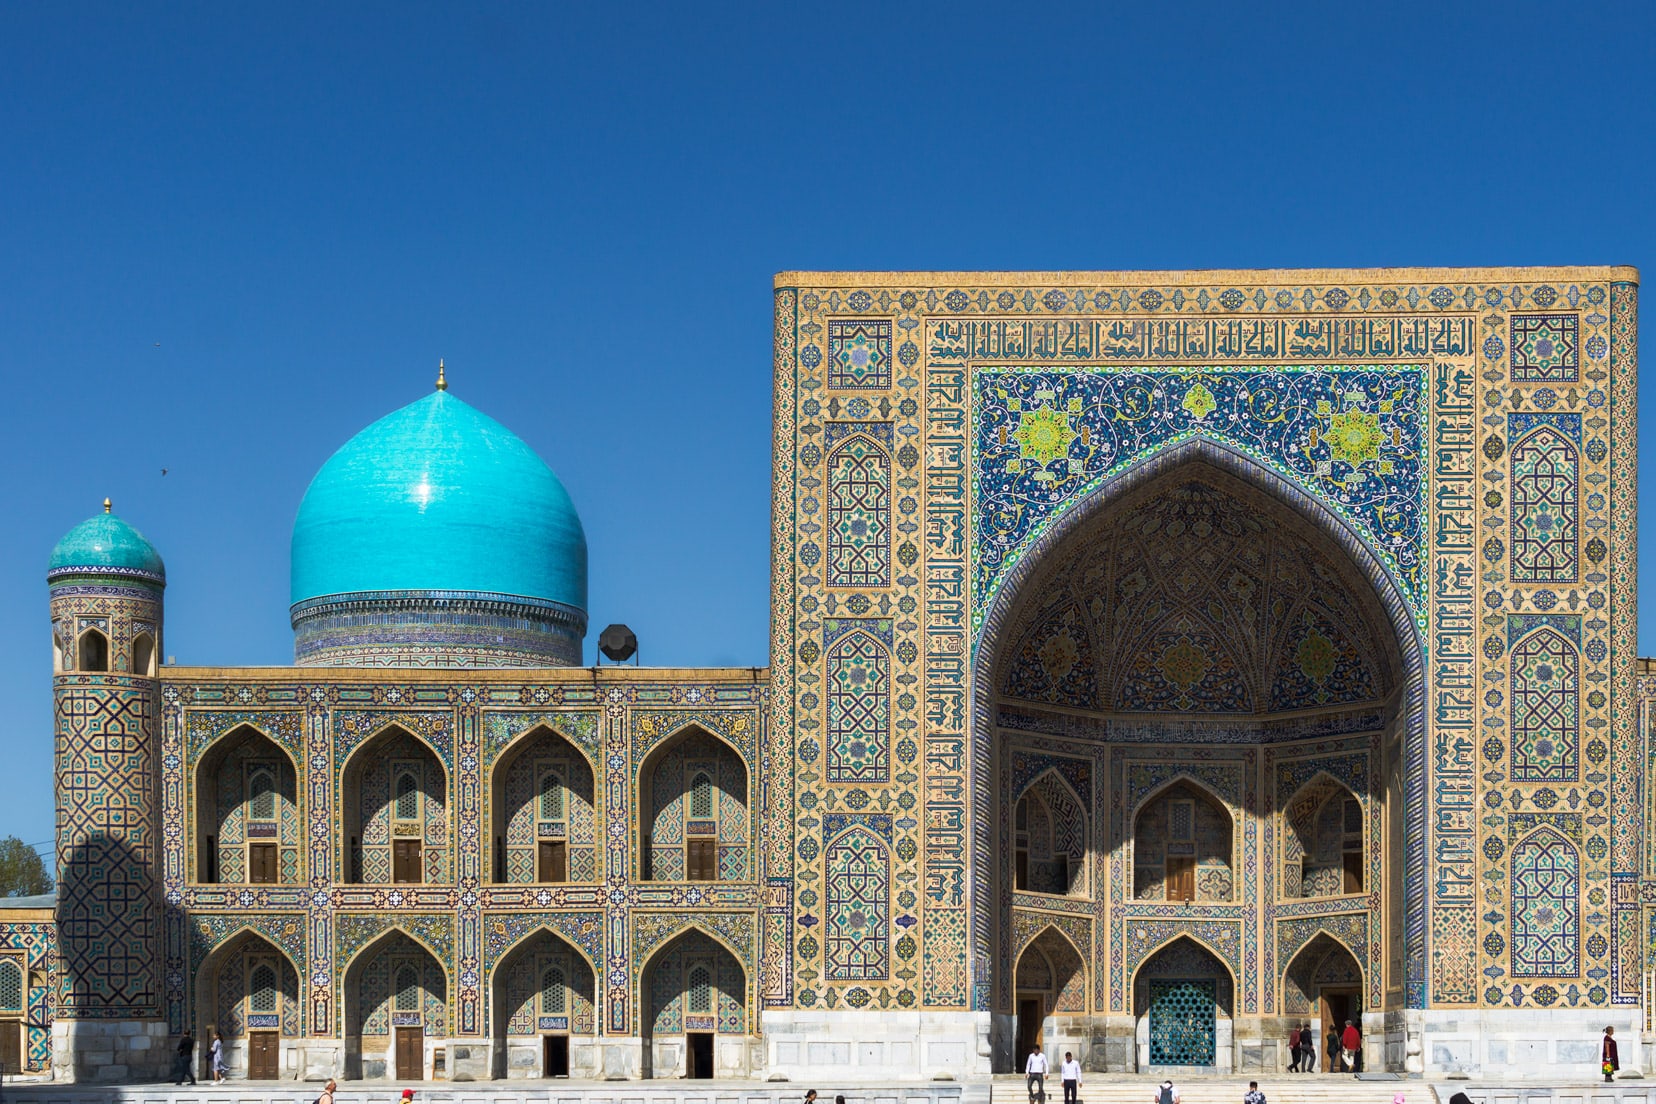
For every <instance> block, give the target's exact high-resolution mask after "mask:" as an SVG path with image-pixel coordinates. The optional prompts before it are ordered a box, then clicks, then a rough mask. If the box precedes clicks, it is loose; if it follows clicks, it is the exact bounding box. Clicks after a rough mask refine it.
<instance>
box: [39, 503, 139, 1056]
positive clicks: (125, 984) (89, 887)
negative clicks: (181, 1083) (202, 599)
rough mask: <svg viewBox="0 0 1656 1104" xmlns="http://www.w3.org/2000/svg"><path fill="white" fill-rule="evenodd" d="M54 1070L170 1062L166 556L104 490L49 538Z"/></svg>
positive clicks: (47, 578)
mask: <svg viewBox="0 0 1656 1104" xmlns="http://www.w3.org/2000/svg"><path fill="white" fill-rule="evenodd" d="M46 583H47V586H48V587H49V588H50V591H51V606H52V674H53V678H52V700H53V728H54V730H55V749H54V750H55V758H54V763H55V770H54V776H55V782H54V788H55V791H56V798H57V861H58V867H57V881H58V902H57V925H58V954H59V963H60V969H59V973H58V979H57V994H56V1002H55V1003H56V1012H55V1015H54V1017H53V1023H52V1051H53V1066H54V1069H55V1072H56V1075H57V1078H58V1079H59V1080H74V1081H127V1080H141V1079H145V1078H149V1077H155V1076H159V1075H161V1074H164V1073H165V1072H166V1070H167V1067H168V1065H169V1063H168V1060H167V1059H168V1054H167V1048H166V1045H165V1044H166V1034H167V1026H166V1023H165V1021H164V1019H163V1010H162V1003H161V997H162V988H161V980H162V979H161V957H162V932H161V877H160V837H159V833H160V811H159V804H160V802H159V774H158V770H159V762H158V760H159V754H160V742H161V733H160V717H161V683H160V681H159V679H158V677H157V675H158V673H159V664H160V656H161V593H162V590H163V589H164V588H165V587H166V585H167V576H166V568H165V567H164V566H163V565H162V563H161V557H160V555H159V554H157V553H156V551H155V548H154V547H153V546H151V544H150V543H149V541H147V540H145V539H144V537H143V535H142V534H141V533H139V532H138V530H136V529H134V528H133V527H132V526H130V525H128V524H127V523H126V522H124V521H122V520H121V519H120V518H119V517H117V516H115V513H114V512H113V509H112V508H111V505H110V502H109V500H108V499H105V500H104V508H103V512H102V513H101V514H96V515H94V516H93V517H91V518H89V519H88V520H86V521H83V522H82V523H81V524H79V525H77V526H75V527H74V528H73V529H71V530H70V531H69V532H68V534H67V535H66V536H65V537H64V538H63V539H62V540H61V541H59V542H58V545H57V547H56V548H55V549H53V550H52V560H51V565H50V567H49V568H48V569H47V572H46Z"/></svg>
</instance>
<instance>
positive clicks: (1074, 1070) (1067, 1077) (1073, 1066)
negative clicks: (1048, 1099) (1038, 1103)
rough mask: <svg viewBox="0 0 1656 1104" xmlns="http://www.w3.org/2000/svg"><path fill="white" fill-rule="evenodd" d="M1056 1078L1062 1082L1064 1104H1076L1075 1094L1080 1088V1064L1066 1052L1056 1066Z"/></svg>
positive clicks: (1073, 1056)
mask: <svg viewBox="0 0 1656 1104" xmlns="http://www.w3.org/2000/svg"><path fill="white" fill-rule="evenodd" d="M1058 1077H1059V1078H1060V1079H1061V1080H1062V1081H1063V1082H1064V1104H1076V1093H1077V1092H1078V1091H1079V1090H1080V1088H1081V1063H1080V1062H1077V1061H1076V1060H1075V1055H1073V1054H1071V1053H1070V1052H1069V1051H1067V1050H1066V1051H1064V1060H1063V1062H1062V1063H1061V1064H1060V1065H1059V1066H1058Z"/></svg>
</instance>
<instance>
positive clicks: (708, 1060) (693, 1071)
mask: <svg viewBox="0 0 1656 1104" xmlns="http://www.w3.org/2000/svg"><path fill="white" fill-rule="evenodd" d="M684 1041H685V1043H686V1044H687V1045H686V1048H685V1049H686V1050H687V1051H688V1052H689V1055H688V1057H689V1059H690V1068H689V1070H688V1073H689V1075H690V1076H691V1077H697V1078H706V1077H712V1076H713V1035H712V1033H711V1032H707V1031H692V1032H691V1033H690V1034H689V1035H686V1036H685V1037H684Z"/></svg>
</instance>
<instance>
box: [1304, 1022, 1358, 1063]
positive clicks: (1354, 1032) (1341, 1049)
mask: <svg viewBox="0 0 1656 1104" xmlns="http://www.w3.org/2000/svg"><path fill="white" fill-rule="evenodd" d="M1325 1046H1326V1049H1325V1050H1324V1052H1323V1053H1325V1054H1327V1055H1328V1072H1329V1073H1361V1072H1363V1033H1362V1032H1361V1031H1360V1030H1358V1028H1357V1025H1356V1024H1355V1023H1353V1022H1352V1021H1350V1020H1347V1021H1346V1022H1345V1028H1344V1030H1341V1029H1340V1028H1338V1027H1334V1026H1332V1025H1330V1027H1329V1029H1328V1039H1327V1040H1326V1043H1325ZM1288 1058H1289V1062H1288V1072H1289V1073H1315V1072H1316V1070H1317V1036H1316V1035H1315V1034H1313V1033H1312V1031H1311V1025H1310V1024H1303V1025H1301V1026H1298V1027H1295V1028H1292V1029H1291V1030H1289V1032H1288Z"/></svg>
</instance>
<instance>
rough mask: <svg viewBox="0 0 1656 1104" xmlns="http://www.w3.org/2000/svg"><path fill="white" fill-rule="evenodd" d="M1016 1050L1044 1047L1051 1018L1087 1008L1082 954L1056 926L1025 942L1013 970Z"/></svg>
mask: <svg viewBox="0 0 1656 1104" xmlns="http://www.w3.org/2000/svg"><path fill="white" fill-rule="evenodd" d="M1013 984H1014V987H1015V988H1014V994H1013V1007H1014V1008H1015V1009H1016V1012H1017V1035H1018V1040H1017V1047H1016V1050H1017V1053H1018V1054H1020V1055H1027V1054H1028V1053H1029V1051H1030V1048H1031V1047H1040V1048H1041V1049H1042V1050H1043V1051H1044V1050H1046V1049H1047V1045H1046V1041H1047V1040H1048V1039H1049V1037H1051V1035H1052V1034H1053V1031H1054V1027H1053V1024H1052V1020H1053V1017H1055V1016H1059V1015H1071V1016H1075V1015H1081V1014H1084V1013H1085V1012H1086V1011H1087V969H1086V964H1085V962H1084V961H1083V960H1082V957H1081V953H1080V951H1078V950H1077V949H1076V947H1075V945H1074V944H1072V943H1071V942H1070V941H1069V939H1067V938H1066V937H1065V936H1064V935H1063V933H1061V932H1060V931H1058V929H1057V928H1053V927H1048V928H1045V929H1044V930H1042V931H1041V932H1040V933H1039V934H1038V935H1036V936H1035V938H1034V939H1032V940H1030V941H1029V943H1028V944H1027V945H1025V947H1024V949H1023V951H1022V953H1020V954H1019V955H1018V964H1017V969H1016V971H1015V973H1014V983H1013Z"/></svg>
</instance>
